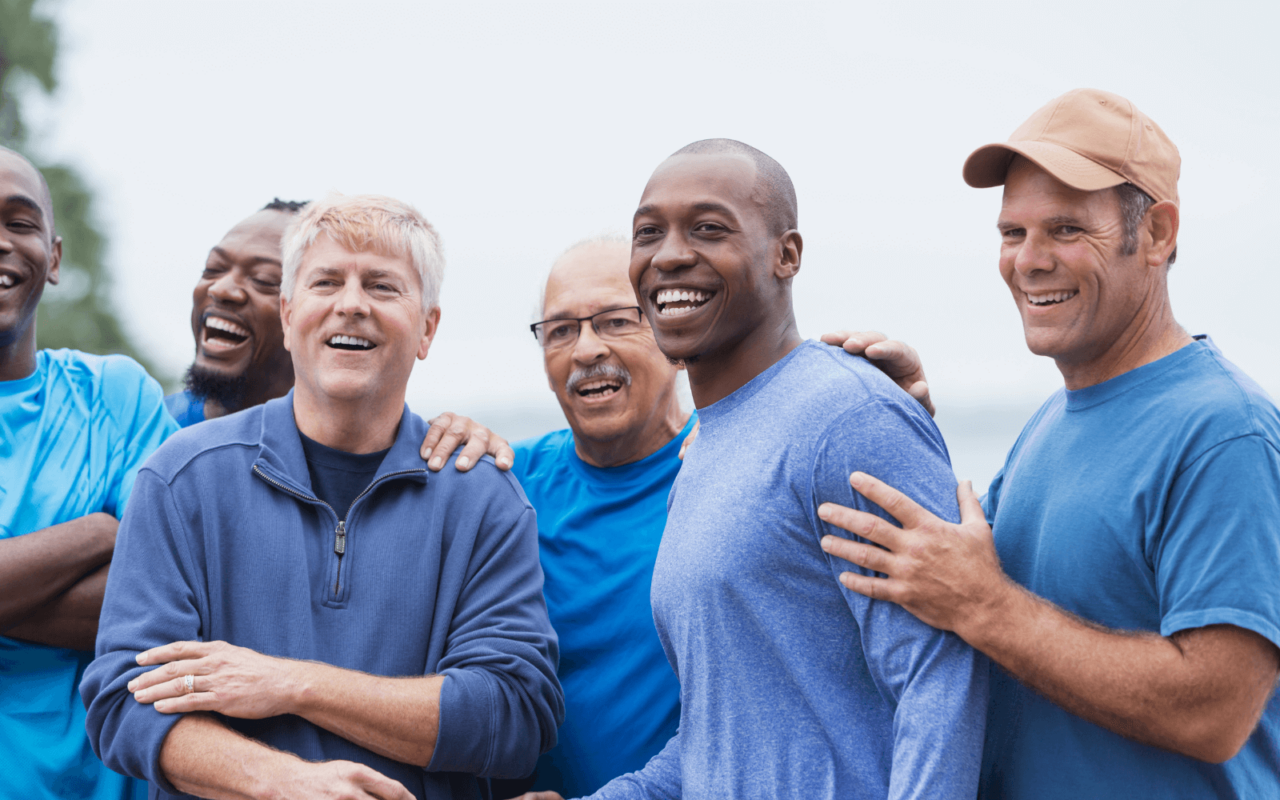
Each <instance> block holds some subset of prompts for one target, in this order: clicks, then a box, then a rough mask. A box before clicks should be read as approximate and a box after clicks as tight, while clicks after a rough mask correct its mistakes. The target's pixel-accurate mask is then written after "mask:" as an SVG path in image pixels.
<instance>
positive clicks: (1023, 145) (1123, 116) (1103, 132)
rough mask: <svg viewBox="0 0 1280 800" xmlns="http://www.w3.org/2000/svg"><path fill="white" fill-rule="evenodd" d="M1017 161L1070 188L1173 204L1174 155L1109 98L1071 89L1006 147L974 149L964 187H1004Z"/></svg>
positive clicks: (1124, 105)
mask: <svg viewBox="0 0 1280 800" xmlns="http://www.w3.org/2000/svg"><path fill="white" fill-rule="evenodd" d="M1015 154H1017V155H1021V156H1023V157H1025V158H1026V159H1028V160H1029V161H1031V162H1033V163H1035V164H1036V166H1038V167H1040V168H1041V169H1043V170H1044V171H1045V172H1048V173H1049V174H1050V175H1052V176H1053V177H1055V178H1057V179H1058V180H1060V181H1062V182H1063V183H1065V184H1066V185H1068V186H1070V187H1072V188H1073V189H1079V190H1081V191H1085V192H1095V191H1097V190H1099V189H1106V188H1109V187H1111V186H1118V185H1120V184H1122V183H1132V184H1133V185H1134V186H1137V187H1138V188H1139V189H1141V190H1142V191H1144V192H1146V193H1147V194H1149V195H1151V197H1153V198H1154V199H1155V201H1156V202H1161V201H1164V200H1172V201H1173V202H1174V203H1175V204H1176V203H1177V202H1178V174H1179V172H1180V171H1181V167H1182V159H1181V158H1180V157H1179V156H1178V148H1177V147H1175V146H1174V144H1173V142H1171V141H1170V140H1169V137H1168V136H1165V134H1164V131H1162V130H1160V126H1158V125H1156V124H1155V123H1154V122H1152V121H1151V118H1150V117H1148V116H1147V115H1146V114H1143V113H1142V112H1141V111H1139V110H1138V109H1137V108H1136V107H1135V106H1134V105H1133V103H1130V102H1129V101H1128V100H1126V99H1124V98H1123V97H1121V96H1120V95H1117V94H1112V93H1111V92H1104V91H1101V90H1099V89H1075V90H1073V91H1070V92H1067V93H1066V94H1064V95H1063V96H1061V97H1059V98H1057V99H1056V100H1053V101H1052V102H1050V103H1049V104H1048V105H1046V106H1044V107H1043V108H1041V109H1040V110H1039V111H1037V112H1036V113H1034V114H1032V115H1031V118H1030V119H1028V120H1027V121H1026V122H1024V123H1022V125H1021V126H1020V127H1019V128H1018V129H1017V130H1016V131H1014V132H1013V135H1012V136H1010V137H1009V141H1007V142H1004V143H1003V144H989V145H986V146H984V147H979V148H978V149H977V150H974V151H973V153H971V154H970V155H969V157H968V158H967V159H965V162H964V180H965V183H967V184H969V185H970V186H973V187H975V188H978V189H985V188H987V187H989V186H1000V185H1002V184H1003V183H1004V177H1005V173H1006V172H1008V171H1009V162H1010V161H1012V160H1013V157H1014V155H1015Z"/></svg>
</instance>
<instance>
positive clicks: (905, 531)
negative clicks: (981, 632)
mask: <svg viewBox="0 0 1280 800" xmlns="http://www.w3.org/2000/svg"><path fill="white" fill-rule="evenodd" d="M849 483H850V484H851V485H852V486H853V488H854V490H855V491H857V492H859V493H860V494H862V495H863V496H864V497H866V498H867V499H868V500H870V501H871V502H873V503H875V504H876V505H878V506H880V507H881V508H883V509H884V510H885V511H887V512H888V513H889V515H890V516H892V517H893V518H894V519H896V520H898V521H899V522H900V523H902V527H901V528H898V527H895V526H894V525H891V524H889V523H888V522H886V521H885V520H883V519H881V518H880V517H877V516H876V515H874V514H868V513H865V512H862V511H855V510H854V509H851V508H846V507H845V506H841V505H837V504H835V503H823V504H822V505H820V506H819V507H818V516H819V517H821V518H822V519H823V520H825V521H826V522H829V523H831V524H833V525H838V526H839V527H841V528H844V529H845V530H847V531H849V532H850V533H854V534H857V535H858V536H861V537H862V538H864V539H866V540H867V541H869V542H874V544H867V543H865V542H853V541H850V540H848V539H842V538H839V537H836V536H824V537H823V538H822V549H823V550H825V551H826V552H828V553H830V554H831V555H833V556H836V557H838V558H843V559H845V560H847V561H852V562H853V563H855V564H857V565H858V566H860V567H866V568H867V569H870V570H874V571H875V572H880V573H884V574H885V575H887V576H888V577H884V578H876V577H870V576H867V575H861V574H858V573H854V572H845V573H843V574H842V575H841V576H840V582H841V583H842V584H844V585H845V587H846V588H848V589H850V590H852V591H855V592H857V593H859V594H863V595H866V596H867V597H870V598H872V599H873V600H888V601H890V602H893V603H897V604H898V605H900V606H902V607H903V608H905V609H907V610H908V611H910V612H911V613H912V614H914V615H916V616H917V617H919V618H920V619H921V620H922V621H924V622H925V623H928V624H929V625H932V626H933V627H935V628H940V629H942V630H949V631H957V632H960V633H961V635H963V631H959V630H958V629H959V628H960V627H962V626H964V625H966V624H967V623H977V622H979V621H980V619H982V618H985V617H986V616H987V615H989V614H990V613H993V612H994V611H995V609H996V608H998V606H999V605H1000V602H1001V599H1002V598H1003V597H1004V594H1003V590H1005V589H1008V588H1010V587H1011V586H1012V583H1011V582H1010V581H1009V579H1008V578H1007V577H1006V576H1005V574H1004V571H1003V570H1002V569H1001V568H1000V558H999V556H997V555H996V549H995V542H994V540H993V539H992V537H991V527H990V526H988V525H987V520H986V516H985V515H984V514H983V511H982V504H981V503H980V502H979V501H978V497H977V495H975V494H974V492H973V485H972V484H970V483H969V482H968V481H965V482H964V483H962V484H960V486H959V487H958V488H957V490H956V497H957V499H958V500H959V501H960V524H959V525H956V524H954V523H950V522H946V521H944V520H941V519H939V518H938V517H936V516H934V515H933V514H931V513H929V512H928V511H927V510H925V509H924V508H921V507H920V505H919V504H917V503H916V502H915V501H913V500H912V499H911V498H909V497H907V496H906V495H905V494H903V493H902V492H899V491H898V490H896V489H894V488H892V487H890V486H887V485H886V484H884V483H882V482H881V481H879V480H876V479H875V478H873V477H871V476H870V475H864V474H863V473H861V472H855V473H853V475H852V476H850V478H849ZM876 545H881V546H882V547H883V548H884V549H882V547H877V546H876Z"/></svg>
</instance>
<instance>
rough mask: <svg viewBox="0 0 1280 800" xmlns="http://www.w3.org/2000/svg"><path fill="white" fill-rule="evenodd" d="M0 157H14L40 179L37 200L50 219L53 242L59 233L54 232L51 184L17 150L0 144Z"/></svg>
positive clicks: (50, 233) (50, 234) (50, 237)
mask: <svg viewBox="0 0 1280 800" xmlns="http://www.w3.org/2000/svg"><path fill="white" fill-rule="evenodd" d="M0 155H9V156H13V157H14V158H16V159H18V160H19V161H21V162H22V163H24V164H26V165H27V166H28V167H30V168H31V171H32V172H34V173H35V174H36V177H37V178H39V179H40V196H39V197H38V198H36V202H38V203H39V204H40V207H41V208H42V209H43V210H44V215H45V216H46V217H48V218H49V239H50V241H52V240H53V239H54V238H55V237H56V236H57V232H56V231H55V230H54V225H55V222H54V219H53V194H52V193H51V192H50V191H49V182H48V181H46V180H45V179H44V173H43V172H41V171H40V170H39V169H37V168H36V165H35V164H32V163H31V159H29V158H27V157H26V156H24V155H23V154H22V153H19V152H18V151H17V150H12V149H10V148H8V147H5V146H4V145H2V144H0Z"/></svg>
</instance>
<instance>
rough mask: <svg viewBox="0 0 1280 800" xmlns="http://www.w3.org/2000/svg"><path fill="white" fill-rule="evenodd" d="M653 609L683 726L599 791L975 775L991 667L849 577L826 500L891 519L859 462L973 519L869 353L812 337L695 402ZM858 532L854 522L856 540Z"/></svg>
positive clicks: (823, 790) (821, 789)
mask: <svg viewBox="0 0 1280 800" xmlns="http://www.w3.org/2000/svg"><path fill="white" fill-rule="evenodd" d="M698 414H699V417H700V418H701V421H702V429H701V432H700V433H699V435H698V440H697V443H696V444H695V445H694V446H693V447H691V448H690V449H689V451H688V453H687V454H686V455H685V462H684V465H683V466H682V467H681V470H680V475H679V477H677V478H676V483H675V487H674V488H673V489H672V492H671V504H670V510H669V514H668V518H667V528H666V531H665V532H664V533H663V536H662V545H661V547H660V548H659V552H658V561H657V565H656V567H655V569H654V575H653V597H652V602H653V613H654V620H655V622H656V623H657V628H658V635H659V637H660V638H661V640H662V643H663V647H664V648H665V650H666V653H667V657H668V659H670V661H671V664H672V666H673V667H674V668H675V669H676V672H677V673H678V675H679V678H680V694H681V698H680V699H681V713H680V730H679V732H678V733H677V734H676V736H675V737H674V738H673V739H672V740H671V741H670V742H669V743H668V744H667V746H666V747H665V748H664V749H663V751H662V752H661V753H659V754H658V755H657V756H656V757H655V758H654V759H653V760H651V761H650V762H649V764H648V765H647V766H646V767H645V768H644V769H643V770H641V771H640V772H637V773H632V774H630V775H625V776H622V777H620V778H618V779H616V780H614V781H613V782H612V783H610V784H609V785H608V786H606V787H605V788H604V789H602V790H601V791H600V792H598V793H597V794H596V795H595V796H596V797H597V798H609V800H616V799H619V798H637V799H638V798H677V797H679V798H685V800H713V798H714V799H715V800H721V799H722V798H727V797H732V798H753V800H755V799H759V800H767V799H768V798H796V799H797V800H798V799H799V798H804V800H811V799H812V798H841V800H864V799H865V800H871V798H876V799H877V800H884V798H886V797H887V798H892V799H893V800H901V799H902V798H935V799H936V798H942V799H943V800H946V799H947V798H956V799H957V800H960V799H961V798H963V800H972V798H973V797H974V794H975V793H976V791H977V786H978V770H979V765H980V763H981V757H982V737H983V727H984V724H985V720H986V708H987V666H986V663H985V659H984V658H983V657H982V656H980V655H978V654H977V653H975V652H974V651H973V650H972V649H971V648H970V647H969V646H968V645H966V644H965V643H964V642H963V641H961V640H960V639H959V638H958V637H956V636H955V635H953V634H950V633H943V632H941V631H938V630H935V629H934V628H930V627H929V626H927V625H925V624H924V623H923V622H920V621H919V620H917V619H916V618H915V617H913V616H912V615H911V614H910V613H908V612H907V611H905V610H904V609H902V608H901V607H899V606H897V605H894V604H892V603H888V602H883V601H874V600H870V599H868V598H866V597H863V596H862V595H860V594H855V593H853V592H850V591H848V590H846V589H844V588H843V587H842V586H841V584H840V583H839V581H838V580H837V576H838V575H839V574H840V573H841V572H844V571H848V570H856V569H858V568H857V567H855V566H854V565H852V564H850V563H849V562H847V561H843V560H840V559H837V558H833V557H832V556H829V555H827V554H826V553H824V552H823V551H822V548H821V546H820V544H819V542H820V541H821V539H822V537H823V536H824V535H826V534H829V533H830V534H837V535H839V534H842V533H843V532H842V531H841V530H840V529H838V528H836V527H834V526H831V525H828V524H826V523H824V522H822V521H821V520H820V519H819V518H818V515H817V510H818V506H819V504H821V503H823V502H825V501H832V502H836V503H841V504H844V505H847V506H854V507H856V508H859V509H863V510H867V511H871V512H873V513H879V514H881V515H882V516H883V513H884V512H883V511H881V510H880V509H879V508H878V507H877V506H873V505H872V504H871V503H869V502H868V501H867V500H866V499H865V498H863V497H862V496H861V495H857V494H855V493H854V492H853V490H852V488H851V487H850V486H849V474H850V473H852V472H853V471H855V470H862V471H865V472H867V473H869V474H871V475H875V476H877V477H879V478H881V479H882V480H885V481H887V482H888V483H889V484H890V485H893V486H896V487H898V488H899V489H902V490H903V491H905V492H906V493H907V494H908V495H910V496H911V497H914V498H915V499H916V500H917V501H918V502H920V503H921V504H922V505H924V506H925V507H926V508H928V509H930V510H931V511H933V512H934V513H935V514H938V515H939V516H942V517H944V518H946V519H950V520H957V519H958V518H959V510H958V508H957V505H956V495H955V490H956V481H955V478H954V476H953V475H952V473H951V467H950V463H949V458H948V455H947V450H946V445H945V444H944V443H943V441H942V436H941V434H939V433H938V429H937V427H936V426H935V425H934V424H933V420H932V419H930V418H929V415H928V414H926V413H925V412H924V411H923V410H922V409H921V407H920V405H919V404H918V403H917V402H916V401H915V400H913V399H911V397H909V396H908V395H907V394H906V393H904V392H903V391H901V390H900V389H898V388H897V387H896V386H895V385H894V384H893V383H892V382H891V381H890V380H889V379H888V378H886V377H885V376H884V375H883V374H881V373H880V371H879V370H878V369H876V368H875V367H873V366H872V365H871V364H869V363H868V362H867V361H866V360H864V359H862V358H859V357H856V356H851V355H849V354H848V353H846V352H844V351H843V350H841V349H839V348H835V347H829V346H827V345H824V344H820V343H818V342H812V341H810V342H805V343H804V344H802V345H800V346H799V347H797V348H796V349H795V350H793V351H792V352H791V353H789V354H788V355H787V356H786V357H785V358H783V359H782V360H781V361H779V362H778V363H777V364H775V365H773V366H772V367H770V368H769V369H768V370H766V371H764V372H763V373H761V374H760V375H758V376H756V377H755V378H754V379H752V380H751V381H750V382H749V383H747V384H746V385H745V386H743V387H742V388H740V389H738V390H737V391H736V392H734V393H733V394H731V395H729V396H728V397H726V398H724V399H723V400H720V401H719V402H717V403H714V404H712V405H710V406H707V407H705V408H701V409H699V411H698ZM844 535H847V534H844Z"/></svg>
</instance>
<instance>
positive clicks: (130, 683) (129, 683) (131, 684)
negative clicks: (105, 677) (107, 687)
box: [125, 681, 137, 692]
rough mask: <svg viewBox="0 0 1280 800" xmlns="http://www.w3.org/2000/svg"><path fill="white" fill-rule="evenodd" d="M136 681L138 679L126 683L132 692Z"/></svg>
mask: <svg viewBox="0 0 1280 800" xmlns="http://www.w3.org/2000/svg"><path fill="white" fill-rule="evenodd" d="M135 683H137V681H129V682H128V683H126V684H125V686H127V687H129V691H131V692H132V691H133V686H134V684H135Z"/></svg>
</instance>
